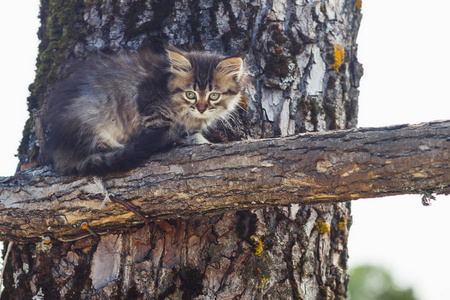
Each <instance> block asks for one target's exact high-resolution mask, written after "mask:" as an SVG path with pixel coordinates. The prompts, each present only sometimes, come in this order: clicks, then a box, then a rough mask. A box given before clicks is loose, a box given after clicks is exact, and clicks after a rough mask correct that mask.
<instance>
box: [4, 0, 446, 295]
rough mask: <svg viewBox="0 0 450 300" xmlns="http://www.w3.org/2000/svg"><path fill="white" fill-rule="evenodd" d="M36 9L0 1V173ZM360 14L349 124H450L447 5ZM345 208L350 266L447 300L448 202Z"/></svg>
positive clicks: (401, 5) (367, 4) (17, 126)
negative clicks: (366, 266)
mask: <svg viewBox="0 0 450 300" xmlns="http://www.w3.org/2000/svg"><path fill="white" fill-rule="evenodd" d="M38 2H39V1H37V0H35V1H32V0H24V1H4V2H3V3H2V9H1V10H0V33H1V36H2V40H3V41H4V44H3V45H2V47H0V76H1V80H0V84H1V85H0V106H1V108H0V132H1V138H2V147H0V176H7V175H12V174H13V173H14V171H15V167H16V165H17V160H16V159H15V158H14V154H16V153H17V147H18V145H19V141H20V139H21V134H22V129H23V125H24V123H25V120H26V119H27V113H26V98H27V96H28V85H29V84H30V83H32V82H33V79H34V69H35V61H36V53H37V45H38V41H37V38H36V32H37V28H38V19H37V15H38ZM362 11H363V20H362V24H361V29H360V32H359V37H358V44H359V51H358V56H359V60H360V62H361V63H363V65H364V69H365V71H364V76H363V78H362V81H361V87H360V91H361V94H360V112H359V126H361V127H367V126H385V125H394V124H403V123H420V122H425V121H432V120H437V119H450V99H449V98H450V97H449V92H448V87H449V86H450V84H449V80H450V76H449V75H448V74H449V71H450V59H449V54H448V53H449V52H450V50H449V46H450V44H449V38H448V36H449V33H448V32H449V31H450V25H449V21H448V20H449V15H448V12H449V11H450V1H448V0H435V1H433V2H426V4H425V2H424V1H418V0H412V1H411V0H409V1H407V0H396V1H388V0H376V1H372V0H370V1H369V0H367V1H363V8H362ZM5 45H7V46H5ZM352 211H353V226H352V228H351V230H350V242H349V253H350V266H355V265H357V264H361V263H373V264H378V265H383V266H384V267H386V268H387V269H388V270H390V271H392V272H393V274H394V276H395V278H396V279H397V280H398V281H399V282H400V283H402V284H404V285H411V286H412V287H414V289H415V290H416V291H417V293H418V295H419V296H420V299H423V300H440V299H448V297H449V295H450V287H449V285H448V281H449V279H450V276H449V275H448V270H450V260H449V254H450V241H449V239H450V238H449V234H448V232H447V231H446V229H447V226H448V224H447V223H448V222H447V220H448V219H449V217H448V215H449V212H450V199H449V197H443V196H442V197H438V200H437V201H436V203H434V204H433V205H432V206H431V207H423V206H422V205H421V201H420V196H419V195H414V196H402V197H390V198H383V199H374V200H358V201H354V202H353V204H352Z"/></svg>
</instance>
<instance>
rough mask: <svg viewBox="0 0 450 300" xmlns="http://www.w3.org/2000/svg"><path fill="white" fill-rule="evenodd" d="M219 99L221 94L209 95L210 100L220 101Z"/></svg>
mask: <svg viewBox="0 0 450 300" xmlns="http://www.w3.org/2000/svg"><path fill="white" fill-rule="evenodd" d="M219 97H220V94H219V93H211V94H209V100H213V101H214V100H218V99H219Z"/></svg>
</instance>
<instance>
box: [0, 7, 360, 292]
mask: <svg viewBox="0 0 450 300" xmlns="http://www.w3.org/2000/svg"><path fill="white" fill-rule="evenodd" d="M40 17H41V22H42V25H41V29H40V31H39V36H40V38H41V44H40V54H39V57H38V62H37V73H36V80H35V82H34V83H33V84H32V85H31V86H30V89H31V96H30V98H29V109H30V111H32V110H33V109H39V108H40V105H41V104H42V101H43V99H44V98H45V94H46V92H47V90H48V89H49V88H50V87H51V84H52V83H54V82H56V81H57V80H59V79H60V78H61V77H63V76H65V70H66V66H67V64H69V63H70V62H73V61H76V60H77V59H82V58H84V57H85V56H86V55H88V54H89V53H92V52H99V51H102V52H117V51H122V50H124V49H126V50H136V49H138V48H139V47H142V46H145V47H150V48H152V49H154V50H155V51H161V49H162V45H163V42H164V41H170V42H171V43H173V44H175V45H177V46H180V47H185V48H186V49H191V48H196V49H206V50H214V51H219V52H223V53H232V52H236V51H243V52H244V53H246V55H245V60H246V62H247V64H248V66H249V71H250V73H251V75H252V82H251V85H250V86H249V88H248V90H247V92H246V95H245V97H244V98H243V101H242V104H241V106H242V108H243V109H242V111H241V112H240V118H239V119H238V120H236V121H235V124H234V126H233V128H234V130H233V131H232V132H231V131H230V130H229V129H228V130H227V129H222V130H219V129H218V130H217V133H216V134H215V135H213V136H212V138H214V139H216V140H224V141H226V140H238V139H245V138H259V137H274V136H280V135H291V134H294V133H300V132H306V131H323V130H327V129H345V128H352V127H355V125H356V121H357V116H356V115H357V113H356V112H357V97H358V91H357V87H358V85H359V79H360V77H361V75H362V68H361V66H360V64H359V63H358V61H357V59H356V36H357V31H358V27H359V23H360V18H361V14H360V1H357V0H341V1H338V0H336V1H335V0H329V1H306V0H298V1H293V0H275V1H264V0H260V1H245V0H232V1H221V0H169V1H162V0H147V1H114V0H107V1H102V0H89V1H82V0H71V1H68V0H64V1H60V0H42V1H41V15H40ZM19 156H20V159H21V164H22V165H26V164H30V163H31V164H32V163H34V162H35V161H38V160H39V143H38V141H37V139H36V135H35V134H34V133H33V123H32V121H31V120H30V121H29V122H28V123H27V126H26V127H25V130H24V138H23V141H22V144H21V146H20V149H19ZM262 167H264V166H262ZM326 167H327V166H326V165H324V168H326ZM164 196H165V195H161V199H164ZM349 213H350V204H349V203H334V204H331V205H330V204H319V205H304V206H301V207H300V208H299V209H298V210H297V209H294V210H291V211H288V210H287V209H286V208H283V207H270V208H264V209H256V210H251V211H235V210H233V211H229V212H226V213H223V214H218V215H214V216H209V217H203V218H197V219H188V220H185V219H176V220H170V221H161V222H155V223H151V224H149V225H147V226H144V227H141V228H132V229H129V230H124V231H117V232H111V233H109V234H107V235H103V236H101V238H100V239H97V238H95V237H88V238H84V239H81V240H78V241H74V242H58V241H55V242H53V243H50V244H46V243H42V242H39V243H27V244H14V245H13V247H12V251H11V257H10V259H9V260H8V262H7V265H6V276H5V291H4V293H3V295H2V299H30V298H32V297H35V299H44V298H45V299H80V298H81V299H262V298H264V299H319V298H323V299H344V298H345V297H346V290H347V281H348V275H347V274H346V270H347V237H348V228H349V226H350V224H351V217H350V215H349ZM12 217H14V214H12ZM32 222H33V220H30V223H32Z"/></svg>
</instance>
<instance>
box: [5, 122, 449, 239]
mask: <svg viewBox="0 0 450 300" xmlns="http://www.w3.org/2000/svg"><path fill="white" fill-rule="evenodd" d="M449 161H450V121H439V122H431V123H423V124H419V125H398V126H390V127H383V128H360V129H350V130H339V131H329V132H317V133H305V134H299V135H296V136H290V137H284V138H277V139H268V140H256V141H241V142H234V143H227V144H213V145H203V146H189V147H178V148H175V149H173V150H171V151H170V152H167V153H161V154H158V155H154V156H153V157H152V158H151V160H150V161H149V162H148V163H147V164H146V166H144V167H141V168H138V169H135V170H133V171H131V172H128V173H123V174H115V175H111V176H108V177H104V178H102V182H103V187H104V188H103V187H102V186H101V185H99V184H98V183H95V180H94V179H93V178H92V177H78V178H76V177H64V176H56V175H55V174H54V173H52V171H51V170H50V169H49V168H48V167H39V168H34V169H30V170H26V171H23V172H19V173H18V174H17V175H15V176H13V177H9V178H4V179H3V180H2V181H1V183H0V188H1V190H0V202H1V205H0V220H1V221H0V224H1V225H0V230H1V239H2V240H8V241H16V242H21V243H25V242H31V241H36V240H38V239H41V238H42V237H44V236H45V237H50V238H53V239H58V240H61V241H70V240H75V239H79V238H82V237H84V236H88V235H90V234H91V233H90V232H89V231H87V230H85V229H86V228H84V229H83V227H82V226H81V224H82V223H83V222H87V224H89V229H90V230H93V231H95V232H96V233H98V234H100V235H101V234H103V233H107V232H110V231H112V230H116V229H120V228H126V227H132V226H135V225H139V224H143V221H142V220H141V219H140V218H138V217H137V216H136V215H135V214H134V213H133V212H130V211H129V210H126V209H125V208H123V207H122V206H121V205H117V204H112V203H111V202H110V203H108V204H107V205H106V206H105V207H104V208H100V206H101V203H102V202H101V199H103V197H105V196H106V195H105V192H106V191H107V192H106V193H110V194H112V195H114V197H115V198H117V199H121V200H126V201H128V203H130V204H131V205H132V206H134V207H136V208H137V209H138V210H139V211H140V212H142V213H143V214H144V215H145V216H146V217H147V218H148V219H150V220H152V221H157V220H164V219H173V218H179V217H181V218H193V217H201V216H204V215H211V214H216V213H221V212H225V211H227V210H230V209H234V210H246V209H254V208H261V207H266V206H280V205H290V204H317V203H327V202H340V201H349V200H354V199H362V198H372V197H382V196H388V195H399V194H430V193H436V194H449V193H450V164H449ZM100 196H101V197H100ZM100 198H101V199H100ZM84 227H85V226H84Z"/></svg>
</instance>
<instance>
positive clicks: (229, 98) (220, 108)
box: [167, 51, 246, 131]
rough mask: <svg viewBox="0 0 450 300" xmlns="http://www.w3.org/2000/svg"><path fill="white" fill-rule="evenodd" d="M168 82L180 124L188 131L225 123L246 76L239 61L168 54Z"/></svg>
mask: <svg viewBox="0 0 450 300" xmlns="http://www.w3.org/2000/svg"><path fill="white" fill-rule="evenodd" d="M167 55H168V58H169V62H170V71H171V73H172V74H173V75H172V77H171V80H170V82H169V91H170V92H171V95H172V100H173V104H174V108H175V111H177V113H178V115H179V116H178V117H179V120H178V121H179V122H180V123H181V124H182V125H184V126H185V127H186V129H187V130H188V131H190V130H200V129H205V128H206V127H207V126H210V125H211V124H212V123H214V121H216V120H219V119H226V118H227V116H229V114H230V113H232V112H233V111H234V110H235V109H236V107H237V105H238V103H239V101H240V98H241V91H242V89H243V86H244V80H245V77H246V72H245V70H244V65H243V61H242V59H241V58H240V57H224V56H221V55H217V54H212V53H206V52H190V53H184V52H181V51H167Z"/></svg>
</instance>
